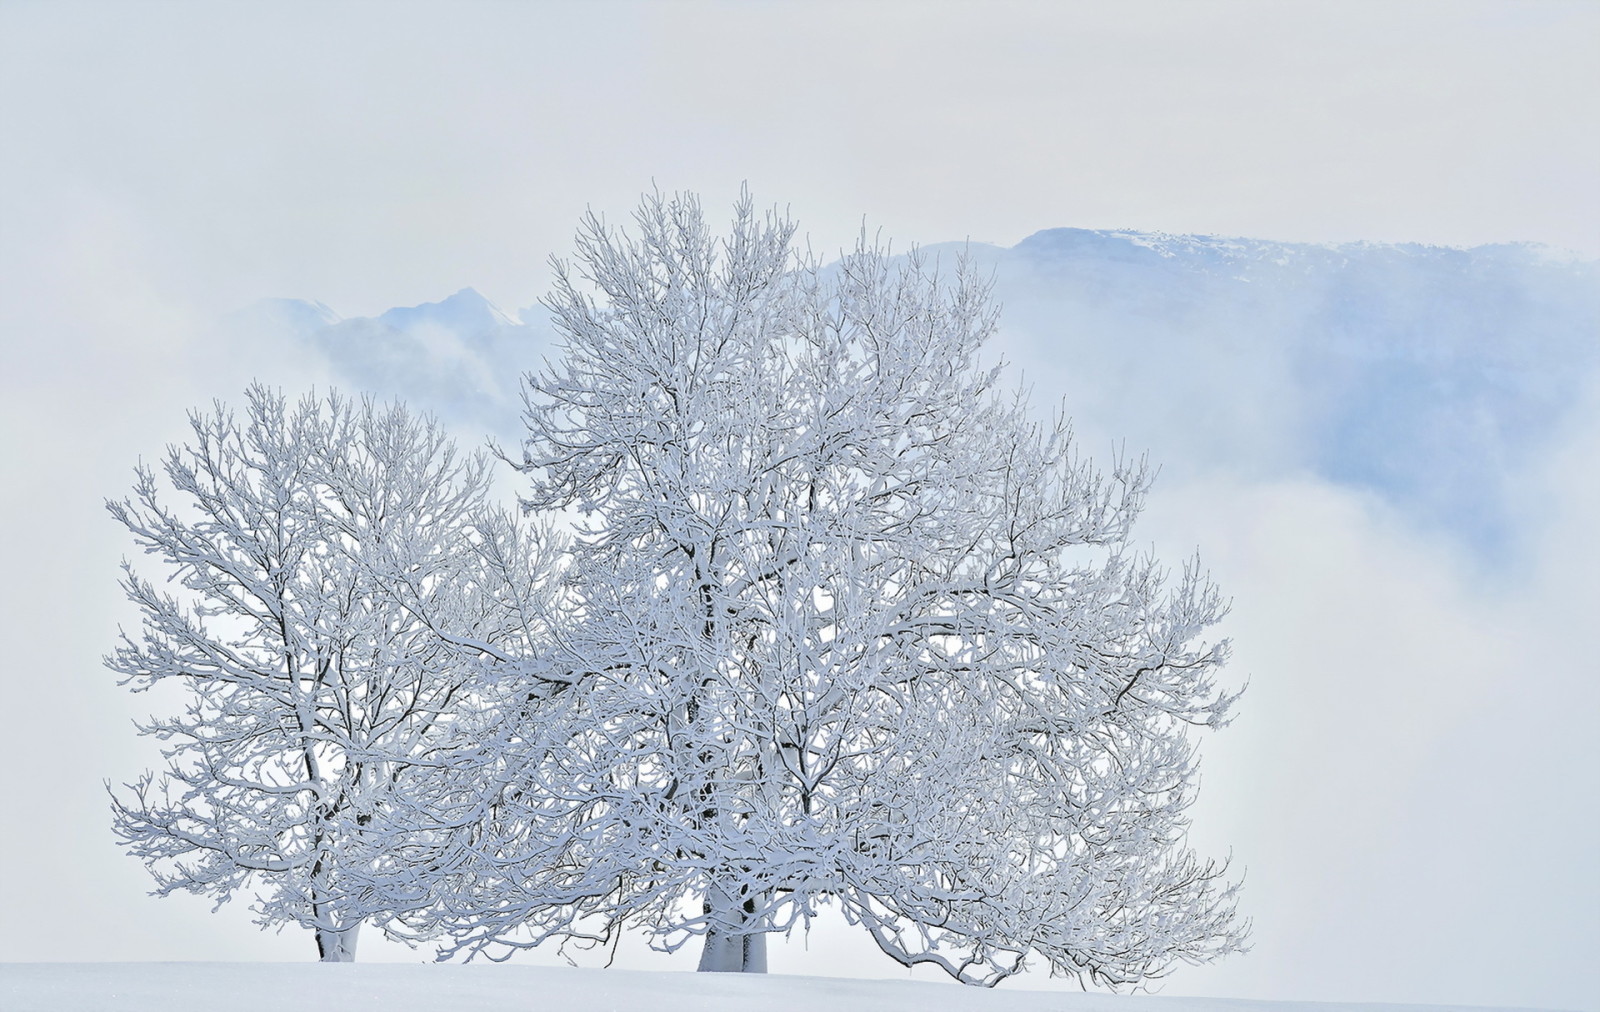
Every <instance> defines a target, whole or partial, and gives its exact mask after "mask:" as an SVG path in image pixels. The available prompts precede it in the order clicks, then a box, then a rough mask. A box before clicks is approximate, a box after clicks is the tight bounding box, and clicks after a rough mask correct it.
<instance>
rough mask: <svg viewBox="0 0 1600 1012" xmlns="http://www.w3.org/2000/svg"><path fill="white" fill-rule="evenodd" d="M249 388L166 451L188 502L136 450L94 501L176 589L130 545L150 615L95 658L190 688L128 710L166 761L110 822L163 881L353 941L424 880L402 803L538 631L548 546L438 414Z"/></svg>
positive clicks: (425, 893) (122, 798) (173, 478)
mask: <svg viewBox="0 0 1600 1012" xmlns="http://www.w3.org/2000/svg"><path fill="white" fill-rule="evenodd" d="M247 403H248V410H247V415H246V418H245V419H244V420H243V422H242V423H241V422H240V421H239V420H236V419H235V417H234V416H233V415H232V414H231V413H230V412H229V411H228V410H226V409H225V408H224V407H223V406H222V405H220V404H218V405H217V406H216V410H215V412H214V413H213V414H210V415H203V414H199V413H194V414H191V416H190V424H191V427H192V434H193V439H192V442H191V444H190V445H187V446H183V447H171V448H169V450H168V452H167V455H166V458H165V460H164V466H163V471H164V474H165V477H166V481H167V484H169V485H170V486H171V488H172V490H173V491H174V492H175V493H176V494H177V499H178V502H179V504H178V505H177V506H170V505H168V504H166V503H165V502H164V501H162V500H161V498H160V497H159V494H158V493H159V492H160V488H159V486H160V485H161V482H160V481H158V478H157V475H156V473H155V472H154V471H153V470H151V469H149V468H146V467H142V466H141V467H140V468H139V470H138V472H137V475H138V477H137V481H136V483H135V486H134V489H133V494H132V496H131V497H130V498H128V499H124V500H120V501H108V502H107V504H106V505H107V508H108V509H109V510H110V512H111V514H112V516H114V517H115V518H116V519H117V520H118V521H119V522H121V523H122V524H123V525H124V526H125V527H126V528H127V529H128V530H129V531H130V532H132V534H133V536H134V540H135V542H136V543H137V544H138V546H139V547H140V548H142V549H143V550H144V551H145V552H146V553H147V554H150V555H153V556H155V557H156V558H157V559H158V560H160V562H161V563H162V565H163V566H164V568H165V569H166V573H167V579H168V582H169V583H176V584H177V588H178V590H177V592H176V593H170V592H167V591H164V590H162V589H160V588H159V587H158V586H157V585H156V584H155V583H153V582H151V581H150V580H149V579H147V578H145V577H143V576H141V575H140V574H139V573H138V571H136V569H135V568H134V567H133V565H132V564H131V563H127V562H125V563H124V564H123V569H124V579H123V584H122V585H123V588H124V590H125V591H126V593H127V596H128V597H129V599H130V600H132V601H133V603H134V604H136V605H137V606H138V607H139V609H140V611H141V613H142V615H143V631H142V635H141V636H139V637H138V638H135V637H132V636H129V635H128V634H126V633H125V634H124V635H123V641H122V645H121V646H120V647H118V648H117V649H116V651H115V652H114V653H113V654H111V655H110V656H109V657H108V658H107V659H106V662H107V665H108V666H109V667H110V668H111V669H112V670H114V671H116V672H118V673H119V674H121V675H122V676H124V684H127V685H129V686H131V687H132V688H133V689H134V690H135V691H140V690H144V689H147V688H150V687H151V686H154V685H156V684H158V683H164V682H170V683H176V684H181V685H182V686H183V687H184V688H186V689H187V699H188V702H187V705H186V706H185V708H184V712H183V713H182V714H180V715H178V716H174V717H158V718H152V719H151V720H150V722H149V723H148V724H146V725H143V726H142V727H141V731H142V732H143V733H145V734H149V735H154V736H155V737H156V738H158V739H160V740H161V741H163V742H165V743H167V744H166V746H165V749H164V751H165V754H166V756H167V758H168V765H167V768H166V769H165V770H164V771H163V772H162V773H160V774H159V775H157V774H154V773H147V774H145V775H144V776H143V777H141V778H139V779H138V780H137V781H136V782H134V783H132V784H129V785H127V790H128V792H131V793H126V794H120V795H119V794H117V793H115V792H114V793H113V809H114V815H115V820H114V822H115V829H116V833H117V836H118V838H119V839H120V841H121V842H122V843H123V844H124V845H125V846H126V848H127V849H128V850H129V852H130V853H132V854H134V855H136V856H138V857H140V858H141V859H143V860H144V861H145V862H146V864H147V865H148V866H149V868H150V870H151V873H152V874H153V876H154V877H155V879H156V882H157V886H158V888H157V892H158V893H160V894H163V895H164V894H167V893H170V892H172V891H174V890H188V891H191V892H195V893H200V894H203V895H208V896H211V897H213V898H215V899H216V901H217V903H218V904H219V905H220V904H221V903H222V902H224V901H226V900H228V899H229V898H231V897H232V896H233V895H234V894H235V892H238V891H241V890H243V891H245V892H246V893H247V894H248V893H249V892H251V891H254V892H255V893H256V896H257V900H256V907H255V910H256V913H257V915H258V919H259V921H260V923H261V924H262V925H263V926H267V925H272V924H282V923H298V924H301V925H303V926H305V927H307V928H310V929H312V930H313V931H315V933H316V940H317V945H318V950H319V953H320V954H321V957H322V958H323V959H325V960H348V959H352V958H353V957H354V950H355V942H356V933H357V931H358V929H359V928H360V926H361V924H362V922H363V921H366V920H371V919H376V920H378V921H380V922H381V921H383V920H385V919H387V918H388V917H390V916H392V915H393V914H394V913H395V912H396V910H397V904H399V905H400V906H402V907H403V906H415V905H418V904H422V903H426V902H428V900H429V899H430V895H429V888H428V886H427V880H426V875H422V874H419V873H418V872H417V871H416V870H415V869H409V868H404V867H402V866H403V865H404V862H405V854H406V852H407V851H406V848H408V847H409V848H415V847H416V846H417V845H418V842H419V840H425V838H426V836H427V834H426V832H421V831H419V830H418V827H417V826H416V825H415V823H406V822H405V821H404V817H405V816H406V815H408V814H414V813H415V809H414V807H412V806H408V805H406V804H401V803H398V802H399V801H401V800H402V799H403V798H404V797H405V795H406V792H407V791H408V789H409V787H410V785H411V784H412V782H413V781H414V780H415V779H416V778H417V777H418V776H419V775H420V774H421V773H422V772H424V771H426V770H428V769H429V768H430V767H432V766H436V765H438V763H439V761H440V756H443V755H447V754H448V755H457V756H459V755H460V754H461V748H460V743H459V742H457V741H455V740H454V737H453V729H454V727H455V725H456V724H457V723H458V722H460V721H461V720H462V719H464V716H465V715H466V714H468V713H470V712H472V709H473V706H474V700H475V699H476V698H477V697H478V696H479V695H480V694H481V689H482V685H481V683H482V681H483V679H484V675H485V672H486V671H487V670H488V668H489V667H490V666H494V665H503V664H504V663H505V662H508V661H510V660H511V658H512V657H513V656H524V655H527V654H528V653H529V652H530V651H531V650H532V646H533V643H534V642H535V640H536V639H537V638H538V636H539V635H540V632H539V630H540V628H541V627H540V622H541V619H540V617H539V611H538V608H537V603H538V600H539V598H540V597H541V593H540V590H539V584H540V582H541V581H542V580H543V579H544V578H545V574H544V572H543V571H542V570H541V569H540V568H539V566H540V564H541V563H540V559H541V558H542V555H541V553H540V552H539V551H538V547H539V546H538V545H537V544H536V542H535V541H534V540H533V539H532V538H531V536H530V535H529V534H528V533H527V532H525V531H524V530H522V529H521V527H520V526H519V524H518V523H517V521H515V519H514V518H512V517H510V516H508V515H506V514H504V513H503V512H500V511H496V510H494V509H492V508H490V506H489V504H488V502H487V498H486V493H487V478H486V468H487V462H486V460H485V459H484V458H483V456H482V455H474V456H471V457H463V456H461V455H460V454H459V453H458V452H457V451H456V449H455V448H454V446H453V444H451V442H450V441H449V440H448V439H447V438H446V437H445V436H444V435H443V434H442V433H441V432H440V431H439V429H438V427H437V426H436V424H435V423H434V422H433V421H431V420H427V419H419V418H416V417H413V416H412V415H410V414H408V413H407V411H406V410H405V409H404V408H403V407H400V406H398V405H395V406H387V407H380V406H378V405H375V404H373V403H371V402H370V401H363V402H361V403H359V404H353V403H351V402H350V401H348V400H345V399H342V398H340V397H338V396H337V395H330V396H329V397H328V398H326V399H325V400H324V401H321V402H319V401H317V400H315V399H311V398H307V399H305V400H302V401H301V402H300V403H299V404H298V405H294V406H290V405H288V404H286V403H285V400H284V398H283V396H282V395H280V394H276V393H273V392H270V391H268V390H267V389H265V388H263V387H261V386H253V387H251V388H250V390H249V391H248V394H247ZM397 879H398V880H403V881H406V882H408V883H410V884H411V885H412V886H413V888H412V891H411V893H410V894H408V895H402V894H401V893H399V892H397V891H396V890H395V889H394V887H393V883H394V881H396V880H397ZM374 883H382V884H383V885H384V888H382V889H379V888H377V887H376V886H375V884H374ZM419 883H421V885H420V886H419Z"/></svg>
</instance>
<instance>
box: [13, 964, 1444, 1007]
mask: <svg viewBox="0 0 1600 1012" xmlns="http://www.w3.org/2000/svg"><path fill="white" fill-rule="evenodd" d="M0 1007H4V1008H5V1009H6V1010H7V1012H110V1010H115V1012H189V1010H195V1012H201V1010H204V1012H211V1010H213V1009H226V1010H227V1012H283V1010H285V1009H336V1010H338V1012H452V1010H457V1009H460V1010H466V1009H474V1010H477V1009H493V1010H495V1012H632V1010H639V1012H724V1010H726V1012H755V1010H763V1012H764V1010H769V1009H770V1010H784V1009H816V1010H825V1012H1270V1010H1281V1012H1464V1010H1466V1009H1467V1008H1468V1007H1469V1006H1465V1005H1374V1004H1344V1003H1323V1002H1294V1001H1283V1002H1262V1001H1236V1000H1229V999H1220V998H1167V997H1150V996H1129V995H1106V994H1086V993H1073V992H1061V991H1013V990H1005V989H996V990H983V989H979V988H970V987H963V986H961V985H958V984H953V983H952V984H933V983H925V982H920V981H884V980H841V979H836V978H829V977H786V976H779V975H772V976H767V975H746V974H699V973H662V972H648V971H640V970H593V969H567V968H561V967H539V966H518V965H509V964H473V965H460V964H452V965H426V964H424V965H406V964H364V963H342V964H339V963H7V964H0Z"/></svg>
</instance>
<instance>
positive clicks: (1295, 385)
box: [244, 228, 1600, 558]
mask: <svg viewBox="0 0 1600 1012" xmlns="http://www.w3.org/2000/svg"><path fill="white" fill-rule="evenodd" d="M924 253H925V254H927V255H928V256H930V257H937V258H938V259H939V260H940V261H941V263H949V262H950V261H951V260H952V259H953V258H954V257H955V256H958V255H962V254H964V255H966V256H967V257H968V258H969V259H970V260H971V261H972V262H973V263H974V264H975V265H976V266H977V267H979V268H980V269H982V270H985V271H991V272H992V273H993V276H994V281H995V288H996V293H997V296H998V298H999V300H1000V301H1001V303H1002V305H1003V307H1004V312H1003V316H1002V323H1001V334H1000V336H999V337H998V338H997V340H996V344H995V347H996V349H997V350H998V351H999V353H1001V354H1003V355H1004V356H1005V357H1006V358H1008V359H1010V360H1011V361H1013V362H1014V363H1015V364H1016V365H1017V366H1019V367H1020V373H1021V375H1022V376H1023V377H1024V378H1025V380H1026V382H1027V383H1028V384H1029V385H1030V386H1031V387H1032V388H1033V398H1034V403H1035V404H1036V405H1037V406H1039V407H1040V408H1041V409H1044V410H1048V409H1049V408H1050V407H1052V406H1054V405H1056V404H1057V403H1060V404H1063V405H1064V406H1065V408H1066V410H1067V411H1068V413H1070V414H1071V415H1072V416H1073V418H1074V420H1075V423H1076V425H1077V428H1078V431H1079V433H1080V436H1081V441H1082V442H1083V443H1084V445H1085V447H1086V449H1088V450H1089V451H1090V452H1091V453H1094V454H1097V455H1103V454H1105V453H1107V452H1109V451H1110V449H1111V448H1112V447H1113V446H1116V447H1125V448H1126V449H1127V451H1129V452H1144V451H1148V452H1149V453H1150V455H1151V457H1152V459H1153V460H1154V461H1155V462H1157V463H1159V464H1160V465H1161V466H1162V467H1163V469H1164V473H1165V474H1166V475H1167V476H1168V477H1169V480H1170V479H1171V478H1172V477H1177V478H1182V477H1185V476H1192V475H1200V474H1205V473H1207V472H1208V471H1217V470H1224V471H1228V472H1234V473H1241V474H1245V475H1255V476H1264V475H1282V474H1295V473H1307V474H1314V475H1317V476H1320V477H1322V478H1324V479H1327V480H1330V481H1333V482H1337V483H1340V484H1343V485H1347V486H1353V487H1357V488H1361V489H1366V490H1369V491H1371V492H1372V493H1374V494H1376V495H1379V496H1382V497H1384V498H1385V499H1387V500H1389V501H1391V502H1393V503H1395V504H1397V505H1399V506H1400V507H1402V508H1403V510H1404V511H1405V512H1406V513H1407V514H1408V515H1409V516H1411V517H1412V518H1413V519H1414V520H1415V521H1416V522H1417V523H1419V524H1423V525H1427V526H1434V527H1437V528H1440V529H1442V530H1445V531H1448V532H1450V533H1452V534H1453V535H1455V536H1458V537H1460V538H1462V539H1464V540H1465V541H1466V542H1467V543H1469V544H1471V545H1472V546H1474V547H1475V548H1476V549H1478V550H1479V551H1480V553H1481V554H1482V555H1483V556H1484V557H1486V558H1492V557H1494V556H1496V555H1497V554H1502V553H1503V552H1504V551H1505V550H1506V549H1507V548H1508V546H1511V545H1512V543H1513V541H1514V537H1513V534H1514V532H1512V531H1510V530H1509V529H1508V520H1507V499H1506V497H1507V496H1508V494H1510V492H1511V491H1512V488H1511V482H1512V481H1513V480H1514V474H1515V472H1516V469H1517V467H1518V466H1519V464H1520V463H1521V462H1523V461H1526V460H1529V459H1531V458H1533V457H1535V456H1536V455H1537V454H1538V453H1539V452H1540V450H1541V449H1542V447H1543V446H1544V445H1546V443H1547V442H1548V441H1549V440H1550V439H1551V438H1552V436H1553V435H1554V434H1555V433H1556V432H1558V431H1559V429H1560V426H1561V424H1562V423H1563V421H1564V420H1565V419H1566V418H1567V417H1569V416H1570V414H1571V413H1572V412H1573V410H1574V409H1575V407H1577V405H1578V404H1579V400H1580V398H1581V397H1583V396H1585V395H1586V392H1592V391H1593V390H1594V389H1595V387H1594V385H1593V384H1594V383H1595V381H1596V377H1597V376H1600V264H1597V263H1596V262H1594V261H1581V260H1574V259H1572V258H1570V257H1563V256H1561V255H1557V254H1554V253H1552V252H1551V251H1549V250H1546V249H1544V248H1542V247H1535V246H1526V245H1495V246H1481V247H1477V248H1475V249H1449V248H1442V247H1430V246H1417V245H1382V244H1369V243H1360V244H1350V245H1338V246H1322V245H1310V244H1296V243H1280V242H1268V241H1262V240H1252V239H1226V238H1217V237H1209V236H1167V235H1157V234H1149V233H1139V232H1120V231H1091V230H1086V229H1075V228H1058V229H1049V230H1046V231H1043V232H1038V233H1035V234H1034V235H1031V236H1029V237H1028V238H1026V239H1024V240H1023V241H1022V242H1020V243H1018V244H1017V245H1016V246H1013V247H1011V248H1009V249H1005V248H1001V247H996V246H988V245H982V244H956V243H944V244H939V245H936V246H929V247H924ZM244 315H247V316H249V317H250V319H252V320H253V321H254V323H255V324H256V325H257V326H266V327H268V328H269V329H276V330H277V331H278V332H280V333H283V334H287V335H292V337H293V339H294V340H295V341H296V342H299V343H300V344H301V346H302V347H305V348H309V349H312V350H314V351H315V353H316V354H318V355H320V356H322V357H323V358H324V359H325V360H326V361H327V362H328V363H329V364H330V365H331V366H332V368H333V370H334V372H335V374H336V375H337V376H338V377H339V381H340V382H341V383H343V384H344V385H347V386H350V387H353V388H357V389H363V390H372V391H376V392H379V393H383V394H386V395H399V396H402V397H404V398H406V399H407V400H408V401H410V402H412V403H413V404H414V405H417V406H420V407H426V408H428V409H430V410H433V411H435V412H437V413H439V414H441V415H442V416H444V417H445V418H446V419H447V420H450V421H452V422H453V423H455V424H456V425H457V426H458V427H460V426H469V427H475V428H476V429H481V430H482V431H485V432H493V433H494V434H495V435H496V436H497V437H499V438H501V439H503V440H510V441H513V442H514V441H515V439H516V438H517V435H518V421H517V416H518V410H519V402H518V383H519V378H520V374H521V373H522V372H523V371H525V370H527V369H530V368H537V367H538V366H539V365H540V364H541V362H542V360H543V357H544V356H545V355H546V354H547V353H548V352H549V350H550V348H551V346H552V342H551V338H550V330H549V327H548V324H547V323H545V322H544V320H543V317H542V313H541V312H540V311H539V310H537V309H534V310H528V311H524V312H523V313H522V314H520V318H514V317H512V316H511V315H508V314H506V313H504V312H502V311H501V310H499V309H497V308H496V307H495V306H494V305H492V304H491V303H490V302H489V301H488V300H487V299H485V298H484V297H483V296H482V295H479V294H478V293H477V292H475V291H473V290H472V289H470V288H467V289H463V290H461V291H459V292H457V293H455V294H454V295H452V296H450V297H448V298H446V299H443V300H441V301H439V302H431V303H424V304H422V305H418V306H412V307H402V308H396V309H391V310H389V311H388V312H385V313H383V314H381V315H379V316H377V317H371V318H354V319H340V318H338V317H337V316H336V315H335V314H334V313H333V312H332V311H331V310H329V309H328V308H327V307H326V306H323V305H321V304H320V303H309V302H296V301H294V300H282V299H280V300H270V301H269V302H265V303H261V304H259V305H258V306H256V307H252V309H251V310H250V311H248V313H247V314H244ZM524 321H527V322H524Z"/></svg>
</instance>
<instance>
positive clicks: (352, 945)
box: [317, 921, 361, 963]
mask: <svg viewBox="0 0 1600 1012" xmlns="http://www.w3.org/2000/svg"><path fill="white" fill-rule="evenodd" d="M360 932H361V922H360V921H357V922H355V923H354V924H351V925H349V926H347V927H343V928H318V929H317V953H318V954H319V955H321V957H322V961H323V962H324V963H354V962H355V961H356V936H357V935H358V934H360Z"/></svg>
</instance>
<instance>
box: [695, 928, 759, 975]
mask: <svg viewBox="0 0 1600 1012" xmlns="http://www.w3.org/2000/svg"><path fill="white" fill-rule="evenodd" d="M700 972H701V973H766V972H767V935H766V932H764V931H758V932H755V933H753V934H748V935H730V934H725V933H723V932H719V931H717V930H716V929H715V928H712V929H711V930H710V931H707V932H706V941H705V948H704V949H702V950H701V951H700Z"/></svg>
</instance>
